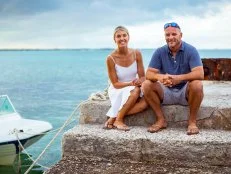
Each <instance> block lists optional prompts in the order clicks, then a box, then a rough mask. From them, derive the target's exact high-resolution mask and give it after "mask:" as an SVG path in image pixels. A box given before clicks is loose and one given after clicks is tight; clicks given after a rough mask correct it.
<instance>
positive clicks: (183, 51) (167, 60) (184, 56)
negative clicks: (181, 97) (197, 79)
mask: <svg viewBox="0 0 231 174" xmlns="http://www.w3.org/2000/svg"><path fill="white" fill-rule="evenodd" d="M197 66H202V61H201V58H200V56H199V53H198V51H197V50H196V48H195V47H193V46H192V45H190V44H188V43H186V42H183V41H182V44H181V47H180V50H179V51H178V52H177V54H176V57H175V58H174V57H173V56H172V54H171V51H170V49H169V47H168V45H164V46H163V47H160V48H158V49H157V50H156V51H155V52H154V54H153V56H152V59H151V61H150V63H149V67H150V68H155V69H158V70H159V71H160V73H161V74H166V73H167V74H171V75H179V74H187V73H189V72H191V69H192V68H195V67H197ZM185 84H186V82H182V83H180V84H178V85H175V86H173V88H178V89H180V88H182V87H183V86H184V85H185Z"/></svg>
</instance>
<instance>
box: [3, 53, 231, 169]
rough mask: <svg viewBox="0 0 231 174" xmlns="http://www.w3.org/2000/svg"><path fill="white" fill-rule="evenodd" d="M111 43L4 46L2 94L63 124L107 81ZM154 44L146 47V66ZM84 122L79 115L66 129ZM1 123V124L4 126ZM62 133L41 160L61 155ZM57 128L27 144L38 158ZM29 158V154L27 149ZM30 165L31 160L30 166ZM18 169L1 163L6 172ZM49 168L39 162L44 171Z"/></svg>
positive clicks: (28, 114)
mask: <svg viewBox="0 0 231 174" xmlns="http://www.w3.org/2000/svg"><path fill="white" fill-rule="evenodd" d="M111 51H112V50H111V49H73V50H2V51H0V94H7V95H8V96H9V97H10V99H11V100H12V102H13V104H14V106H15V108H16V110H17V111H18V112H19V113H20V114H21V115H22V116H23V117H24V118H28V119H36V120H44V121H48V122H50V123H51V124H52V125H53V128H54V129H57V128H60V127H61V126H62V125H63V124H64V122H65V121H66V119H67V118H68V117H69V116H70V115H71V113H72V112H73V110H74V109H75V108H76V106H77V105H78V104H79V103H81V102H82V101H84V100H86V99H87V98H88V97H89V96H90V94H91V93H94V92H98V91H102V90H104V89H105V88H106V87H107V84H108V76H107V69H106V64H105V62H106V57H107V55H109V54H110V52H111ZM153 51H154V50H153V49H142V50H141V52H142V55H143V61H144V66H145V69H146V68H147V66H148V63H149V61H150V58H151V56H152V54H153ZM199 53H200V56H201V57H202V58H231V50H199ZM76 124H78V119H75V121H74V122H72V123H71V124H70V125H68V126H67V127H66V128H65V130H68V129H70V128H72V127H74V126H75V125H76ZM0 129H1V128H0ZM62 134H63V132H62V133H61V134H60V135H59V136H58V138H57V139H56V140H55V141H54V143H53V144H52V145H51V146H50V147H49V148H48V150H47V151H46V153H45V154H44V156H43V157H42V158H41V159H40V160H39V161H38V163H40V164H41V165H44V166H47V167H50V166H52V165H54V164H55V163H57V162H58V161H59V160H60V159H61V137H62ZM54 135H55V133H51V134H47V135H45V136H44V137H43V138H42V139H41V140H40V141H38V142H37V143H35V144H33V145H32V146H31V147H29V148H27V152H28V153H29V154H30V155H31V157H32V158H33V159H36V158H37V157H38V155H39V154H40V153H41V152H42V150H43V149H44V148H45V146H46V145H47V144H48V143H49V141H50V140H51V139H52V138H53V136H54ZM24 160H26V155H24ZM28 167H29V166H27V165H25V166H24V170H26V168H28ZM16 170H17V169H16V168H15V167H13V168H12V169H9V168H6V167H0V173H15V171H16ZM43 170H44V169H43V168H33V173H42V171H43Z"/></svg>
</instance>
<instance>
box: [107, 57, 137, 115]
mask: <svg viewBox="0 0 231 174" xmlns="http://www.w3.org/2000/svg"><path fill="white" fill-rule="evenodd" d="M111 57H112V56H111ZM112 59H113V61H114V58H113V57H112ZM114 62H115V61H114ZM115 69H116V74H117V77H118V81H120V82H131V81H133V80H135V79H136V77H137V62H136V59H135V61H134V62H133V63H132V64H131V65H130V66H128V67H123V66H120V65H117V64H116V63H115ZM134 88H135V86H127V87H124V88H120V89H116V88H114V87H113V85H112V84H110V86H109V88H108V95H109V99H110V101H111V108H110V109H109V111H108V112H107V114H106V115H107V116H109V117H116V116H117V114H118V112H119V111H120V109H121V108H122V107H123V105H124V104H125V103H126V102H127V100H128V97H129V96H130V92H131V91H132V90H133V89H134Z"/></svg>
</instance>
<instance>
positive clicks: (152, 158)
mask: <svg viewBox="0 0 231 174" xmlns="http://www.w3.org/2000/svg"><path fill="white" fill-rule="evenodd" d="M203 83H204V96H205V97H204V100H203V103H202V106H201V108H200V111H199V115H198V125H199V128H200V134H198V135H193V136H188V135H186V125H187V119H188V107H184V106H178V105H171V106H163V110H164V113H165V116H166V119H167V121H168V128H167V129H165V130H163V131H160V132H158V133H154V134H151V133H148V132H147V127H148V126H149V125H150V124H152V123H153V122H154V121H155V120H154V118H155V117H154V113H153V112H152V110H151V109H147V110H146V111H144V112H142V113H139V114H135V115H133V116H128V117H126V123H127V124H128V125H129V126H130V127H131V130H130V131H127V132H124V131H118V130H116V129H112V130H104V129H102V126H103V123H104V122H105V120H106V116H105V114H106V112H107V110H108V109H109V107H110V102H109V101H87V102H85V103H84V104H83V105H82V106H81V109H80V118H79V120H80V125H77V126H76V127H74V128H73V129H71V130H69V131H67V132H66V133H65V134H64V136H63V140H62V157H63V159H62V160H61V161H60V162H59V163H58V164H57V165H55V166H54V167H53V168H52V169H50V170H48V171H46V173H63V174H64V173H137V174H138V173H182V174H185V173H227V174H228V173H231V131H230V130H231V82H230V81H204V82H203Z"/></svg>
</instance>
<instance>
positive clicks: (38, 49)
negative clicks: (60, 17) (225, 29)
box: [0, 48, 231, 51]
mask: <svg viewBox="0 0 231 174" xmlns="http://www.w3.org/2000/svg"><path fill="white" fill-rule="evenodd" d="M113 49H115V48H0V51H43V50H44V51H46V50H113ZM138 49H140V50H144V49H148V50H149V49H150V50H155V49H157V48H138ZM198 50H231V48H198Z"/></svg>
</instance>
